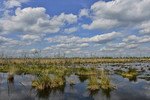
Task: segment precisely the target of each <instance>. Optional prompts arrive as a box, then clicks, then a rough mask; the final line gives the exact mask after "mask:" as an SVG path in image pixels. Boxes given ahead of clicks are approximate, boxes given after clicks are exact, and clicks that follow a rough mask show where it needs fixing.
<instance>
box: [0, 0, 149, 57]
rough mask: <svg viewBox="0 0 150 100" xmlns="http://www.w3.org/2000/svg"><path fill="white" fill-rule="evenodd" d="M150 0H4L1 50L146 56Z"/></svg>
mask: <svg viewBox="0 0 150 100" xmlns="http://www.w3.org/2000/svg"><path fill="white" fill-rule="evenodd" d="M148 4H150V1H149V0H113V1H111V0H61V1H60V0H2V1H0V48H1V49H0V54H5V55H7V56H14V57H18V56H21V55H22V54H23V53H28V55H29V56H33V52H34V51H35V50H38V51H41V56H49V57H53V56H54V55H57V56H59V55H61V56H63V55H64V54H65V55H66V56H67V57H71V56H77V57H84V56H86V57H90V56H91V55H92V56H113V57H114V56H115V57H118V56H122V57H124V56H140V53H141V55H142V56H150V52H149V51H150V45H149V43H150V12H149V9H150V7H149V5H148Z"/></svg>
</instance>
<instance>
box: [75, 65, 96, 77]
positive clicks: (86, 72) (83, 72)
mask: <svg viewBox="0 0 150 100" xmlns="http://www.w3.org/2000/svg"><path fill="white" fill-rule="evenodd" d="M77 74H78V75H97V74H98V71H97V69H96V68H94V67H91V68H84V67H81V68H79V69H78V71H77Z"/></svg>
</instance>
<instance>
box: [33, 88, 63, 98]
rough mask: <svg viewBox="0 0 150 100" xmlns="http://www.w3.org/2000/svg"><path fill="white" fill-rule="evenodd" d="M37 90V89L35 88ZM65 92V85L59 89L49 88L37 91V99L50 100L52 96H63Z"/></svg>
mask: <svg viewBox="0 0 150 100" xmlns="http://www.w3.org/2000/svg"><path fill="white" fill-rule="evenodd" d="M33 89H35V88H33ZM64 90H65V85H63V86H61V87H58V88H52V89H50V88H48V89H44V90H39V89H36V97H38V98H39V99H40V98H41V99H48V98H50V94H53V95H57V94H63V93H64Z"/></svg>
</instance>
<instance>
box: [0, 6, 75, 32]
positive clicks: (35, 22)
mask: <svg viewBox="0 0 150 100" xmlns="http://www.w3.org/2000/svg"><path fill="white" fill-rule="evenodd" d="M45 12H46V9H45V8H43V7H37V8H31V7H28V8H24V9H20V8H17V9H16V11H15V15H14V16H6V17H4V18H1V19H0V32H1V34H2V33H3V34H8V33H13V32H18V33H34V34H35V33H36V34H38V33H39V34H40V33H56V32H58V31H59V30H60V28H61V27H63V26H65V25H66V24H73V23H75V22H77V16H76V15H73V14H64V13H61V14H60V15H58V16H57V15H55V16H54V17H51V18H50V16H49V15H48V14H46V13H45Z"/></svg>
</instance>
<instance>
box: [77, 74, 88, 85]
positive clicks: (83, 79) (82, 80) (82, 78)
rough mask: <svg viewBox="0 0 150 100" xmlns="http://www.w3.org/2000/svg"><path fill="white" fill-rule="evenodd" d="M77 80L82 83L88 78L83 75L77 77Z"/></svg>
mask: <svg viewBox="0 0 150 100" xmlns="http://www.w3.org/2000/svg"><path fill="white" fill-rule="evenodd" d="M78 78H79V80H80V82H82V83H83V82H84V81H86V80H87V79H88V77H87V76H85V75H82V76H79V77H78Z"/></svg>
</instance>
